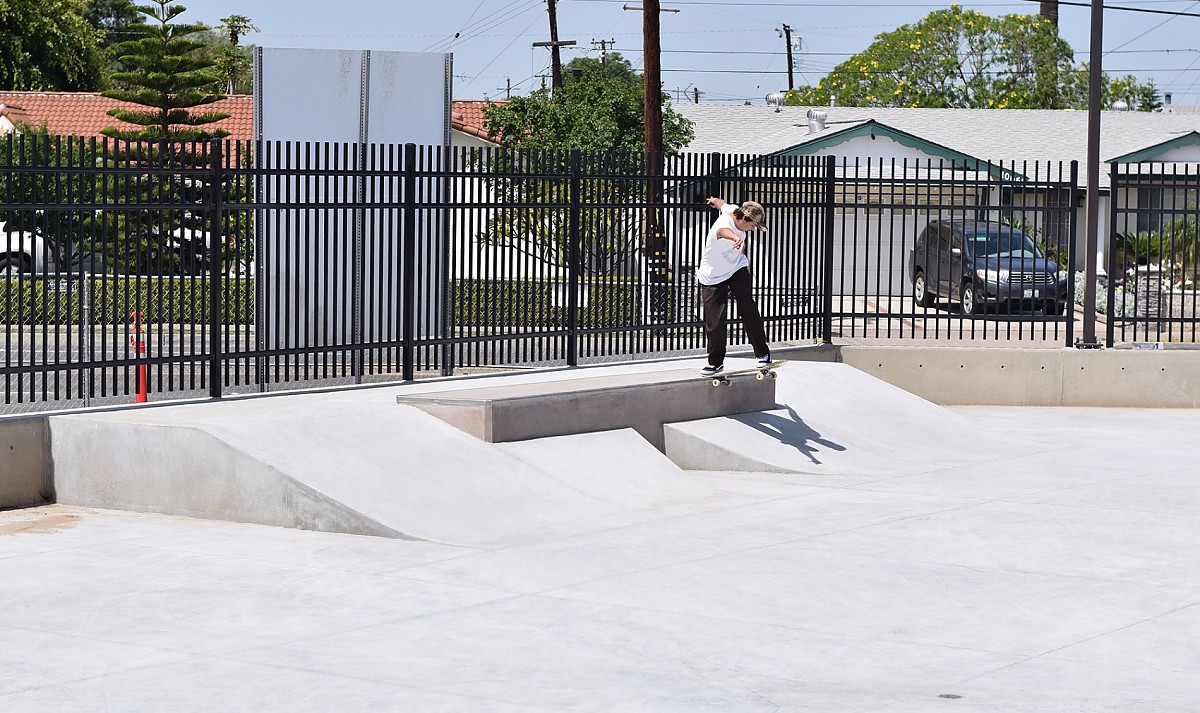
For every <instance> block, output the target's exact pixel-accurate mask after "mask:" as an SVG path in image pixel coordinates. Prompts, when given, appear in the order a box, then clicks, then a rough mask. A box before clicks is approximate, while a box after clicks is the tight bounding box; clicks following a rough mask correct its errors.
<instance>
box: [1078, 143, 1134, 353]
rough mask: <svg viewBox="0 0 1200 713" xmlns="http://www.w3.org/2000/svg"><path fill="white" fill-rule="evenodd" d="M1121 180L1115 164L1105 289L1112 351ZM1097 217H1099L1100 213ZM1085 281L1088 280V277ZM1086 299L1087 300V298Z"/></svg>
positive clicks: (1092, 311)
mask: <svg viewBox="0 0 1200 713" xmlns="http://www.w3.org/2000/svg"><path fill="white" fill-rule="evenodd" d="M1120 179H1121V164H1117V163H1114V164H1112V165H1110V166H1109V169H1108V235H1107V236H1106V239H1107V241H1108V250H1107V251H1106V252H1107V253H1108V285H1107V286H1106V289H1105V292H1106V293H1107V294H1106V295H1105V300H1107V302H1108V307H1107V308H1106V310H1105V311H1106V313H1107V314H1106V315H1105V316H1106V317H1107V319H1105V320H1104V322H1105V324H1104V346H1105V347H1107V348H1109V349H1112V347H1113V344H1114V343H1115V341H1116V329H1117V325H1116V319H1115V317H1116V315H1115V314H1114V309H1115V307H1116V303H1117V299H1116V296H1117V241H1116V240H1115V238H1116V235H1117V192H1118V190H1119V189H1120V188H1121V181H1120ZM1096 215H1097V217H1099V213H1098V212H1097V213H1096ZM1088 230H1091V228H1088ZM1098 239H1099V238H1097V240H1098ZM1086 257H1087V259H1088V260H1094V259H1095V256H1094V255H1088V256H1086ZM1084 279H1086V277H1085V278H1084ZM1083 294H1084V295H1088V294H1091V291H1089V290H1087V285H1084V293H1083ZM1084 299H1086V297H1085V298H1084ZM1124 302H1125V301H1124V299H1122V300H1121V304H1122V309H1124ZM1083 314H1084V316H1085V317H1086V316H1087V315H1089V314H1095V309H1094V307H1091V306H1086V305H1085V307H1084V311H1083ZM1135 314H1136V310H1135ZM1122 316H1124V315H1122Z"/></svg>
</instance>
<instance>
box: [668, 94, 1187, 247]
mask: <svg viewBox="0 0 1200 713" xmlns="http://www.w3.org/2000/svg"><path fill="white" fill-rule="evenodd" d="M674 110H675V111H677V112H679V113H680V114H682V115H684V116H686V117H687V118H688V119H690V120H691V121H692V122H694V124H695V138H694V139H693V141H692V142H691V143H690V144H689V145H688V146H687V147H686V149H685V150H686V151H689V152H704V153H708V152H716V153H721V154H744V155H747V156H752V155H757V156H763V157H766V158H768V159H771V158H775V159H778V158H783V157H789V156H829V155H832V156H835V157H837V161H838V164H839V166H846V167H854V166H856V165H858V166H860V167H862V166H866V167H870V170H871V171H875V172H880V173H886V172H887V171H888V170H889V169H890V170H892V171H896V170H898V169H897V168H896V167H900V166H903V167H905V170H906V171H907V172H909V173H912V172H913V171H915V170H917V167H919V166H926V167H928V166H931V165H932V166H942V167H948V168H951V170H957V171H960V172H963V171H975V172H978V173H979V174H981V175H984V176H986V175H987V174H988V173H989V172H990V173H991V174H992V176H993V177H994V178H995V179H996V184H997V188H999V187H1000V186H1005V187H1007V188H1008V190H1006V191H1003V192H1001V191H1000V190H996V191H993V193H994V195H993V196H991V197H990V198H989V200H990V204H991V205H1005V206H1011V207H1013V208H1015V211H1014V212H1015V213H1016V216H1015V217H1016V218H1018V219H1021V217H1022V216H1021V215H1020V213H1021V211H1020V207H1021V206H1033V207H1043V208H1044V207H1046V206H1055V205H1057V206H1058V207H1064V206H1065V203H1063V202H1062V201H1064V200H1065V197H1064V196H1063V195H1061V194H1059V195H1056V194H1054V192H1047V191H1031V192H1028V193H1027V194H1026V193H1024V192H1023V191H1022V190H1020V188H1021V185H1022V183H1023V182H1024V181H1026V180H1028V179H1033V178H1039V177H1037V176H1035V171H1044V170H1045V169H1044V168H1043V167H1044V166H1047V165H1054V166H1057V165H1059V164H1060V163H1061V164H1068V165H1069V163H1070V162H1071V161H1078V162H1079V168H1078V184H1077V185H1078V186H1079V191H1080V196H1079V198H1078V199H1077V201H1076V204H1075V205H1074V206H1071V207H1070V208H1073V209H1074V210H1075V218H1076V226H1077V230H1078V236H1079V244H1080V245H1083V236H1085V235H1086V232H1085V231H1086V229H1087V225H1086V206H1085V205H1084V202H1083V199H1082V196H1083V194H1085V192H1086V187H1087V144H1088V132H1087V125H1088V114H1087V112H1086V111H1068V110H1063V111H1059V110H989V109H903V108H864V107H794V106H782V107H773V106H722V105H705V104H679V105H677V106H675V107H674ZM1198 130H1200V114H1196V113H1191V112H1162V113H1156V112H1129V111H1105V112H1103V113H1102V117H1101V132H1100V161H1101V162H1102V166H1101V171H1100V176H1099V181H1098V183H1097V188H1098V191H1099V197H1100V205H1099V220H1098V223H1099V235H1100V236H1101V239H1100V240H1099V241H1098V243H1099V245H1098V252H1099V254H1098V258H1099V262H1098V263H1097V264H1098V265H1100V266H1101V267H1102V268H1103V266H1104V265H1105V264H1106V263H1105V261H1104V258H1105V246H1106V244H1107V240H1106V238H1107V236H1108V235H1109V234H1110V232H1111V231H1112V230H1113V229H1114V228H1115V230H1117V231H1120V232H1125V231H1129V230H1133V229H1139V228H1140V229H1145V228H1146V227H1147V226H1136V225H1130V224H1122V225H1117V226H1110V225H1108V223H1109V215H1110V212H1109V207H1110V203H1109V201H1110V200H1112V199H1113V198H1114V197H1113V196H1111V195H1110V192H1111V191H1110V164H1111V163H1140V162H1160V163H1165V164H1180V163H1186V164H1200V133H1198ZM847 171H849V169H847ZM1192 174H1193V175H1195V170H1193V171H1192ZM1034 182H1037V181H1034ZM839 190H840V189H839ZM854 198H856V199H857V200H853V199H850V198H847V202H858V203H862V204H870V203H872V202H884V203H887V202H890V203H893V204H895V203H896V202H897V201H899V202H901V203H903V202H904V201H905V200H911V202H912V206H913V207H914V208H918V207H919V206H920V204H921V201H922V197H921V196H910V197H908V199H906V198H904V197H901V198H899V199H897V198H896V196H895V195H892V196H889V197H888V200H884V201H877V200H876V197H873V196H871V195H865V196H864V195H862V194H860V195H858V196H855V197H854ZM1188 198H1190V199H1191V200H1192V201H1193V203H1194V202H1195V199H1196V196H1195V191H1194V190H1193V191H1191V193H1190V194H1189V195H1185V196H1183V197H1180V196H1178V195H1170V194H1166V193H1160V194H1159V195H1142V196H1131V195H1126V194H1125V193H1124V192H1123V191H1121V190H1120V189H1119V191H1118V195H1117V196H1115V199H1116V200H1117V201H1118V205H1124V206H1129V205H1133V206H1137V205H1139V203H1138V202H1139V201H1141V204H1142V205H1147V204H1150V203H1153V204H1154V206H1155V207H1165V206H1174V205H1179V206H1183V205H1185V204H1186V202H1187V199H1188ZM927 202H928V201H927ZM937 202H940V203H943V204H945V203H951V204H952V203H954V199H953V198H951V199H950V200H947V197H946V196H944V195H941V196H938V200H937ZM1033 212H1035V213H1036V212H1037V211H1033ZM1042 212H1043V213H1045V211H1042ZM860 213H862V215H860V216H858V218H859V219H860V220H861V221H862V224H863V225H868V224H870V222H871V221H878V222H879V223H886V222H904V221H909V222H913V221H917V220H920V221H924V220H928V219H929V218H930V217H937V216H936V215H934V216H930V215H929V214H928V213H924V214H922V213H921V211H920V210H905V209H899V210H896V209H889V208H883V209H880V210H875V211H872V210H870V209H869V208H862V209H860ZM914 216H916V217H914ZM844 218H846V219H848V218H849V217H848V216H844ZM857 224H858V223H857V222H856V225H857ZM1149 227H1155V226H1149ZM1041 228H1042V229H1043V230H1045V231H1047V233H1049V234H1050V237H1055V235H1054V234H1055V233H1056V232H1057V231H1059V229H1060V228H1059V226H1054V225H1043V226H1041ZM862 232H863V231H862V230H860V231H859V233H860V235H861V234H862ZM909 232H912V231H911V229H910V230H909ZM1057 237H1058V238H1059V240H1062V238H1063V237H1065V236H1062V235H1058V236H1057ZM1076 267H1077V268H1081V267H1082V258H1081V259H1080V261H1079V262H1078V263H1077V265H1076Z"/></svg>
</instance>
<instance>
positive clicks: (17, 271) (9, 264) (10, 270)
mask: <svg viewBox="0 0 1200 713" xmlns="http://www.w3.org/2000/svg"><path fill="white" fill-rule="evenodd" d="M28 272H30V270H29V265H28V264H26V261H25V258H23V257H21V256H20V255H5V256H4V257H0V278H4V277H8V278H16V277H20V276H21V275H23V274H25V273H28Z"/></svg>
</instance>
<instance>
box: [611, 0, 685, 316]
mask: <svg viewBox="0 0 1200 713" xmlns="http://www.w3.org/2000/svg"><path fill="white" fill-rule="evenodd" d="M624 8H625V9H626V10H641V11H642V105H643V122H644V123H645V125H646V134H645V135H646V154H645V155H646V169H645V174H646V178H647V181H646V227H645V251H646V273H647V277H646V281H647V282H648V283H649V284H650V316H651V319H652V320H655V321H659V322H668V321H670V320H671V314H670V303H671V300H670V259H669V254H668V249H667V237H666V233H665V231H664V229H663V221H662V215H661V209H660V208H659V205H660V204H661V203H662V190H663V187H662V174H663V152H662V150H663V146H662V65H661V64H660V62H659V60H660V59H661V55H662V44H661V38H660V31H659V13H661V12H664V10H662V8H661V7H660V6H659V3H658V0H646V1H645V2H644V3H643V4H642V7H636V6H633V5H625V6H624ZM665 12H679V11H678V10H666V11H665Z"/></svg>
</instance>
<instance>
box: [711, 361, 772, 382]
mask: <svg viewBox="0 0 1200 713" xmlns="http://www.w3.org/2000/svg"><path fill="white" fill-rule="evenodd" d="M786 363H787V360H786V359H777V360H775V361H773V362H771V363H770V364H763V365H762V366H757V365H756V366H751V367H748V368H745V369H728V370H726V371H722V372H720V373H718V374H713V375H712V376H705V375H701V378H702V379H708V380H709V381H711V382H712V385H713V386H721V385H722V384H728V383H729V377H731V376H735V375H737V374H754V378H755V379H758V380H759V381H762V380H763V379H774V378H775V370H776V369H778V368H779V367H781V366H783V365H784V364H786Z"/></svg>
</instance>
